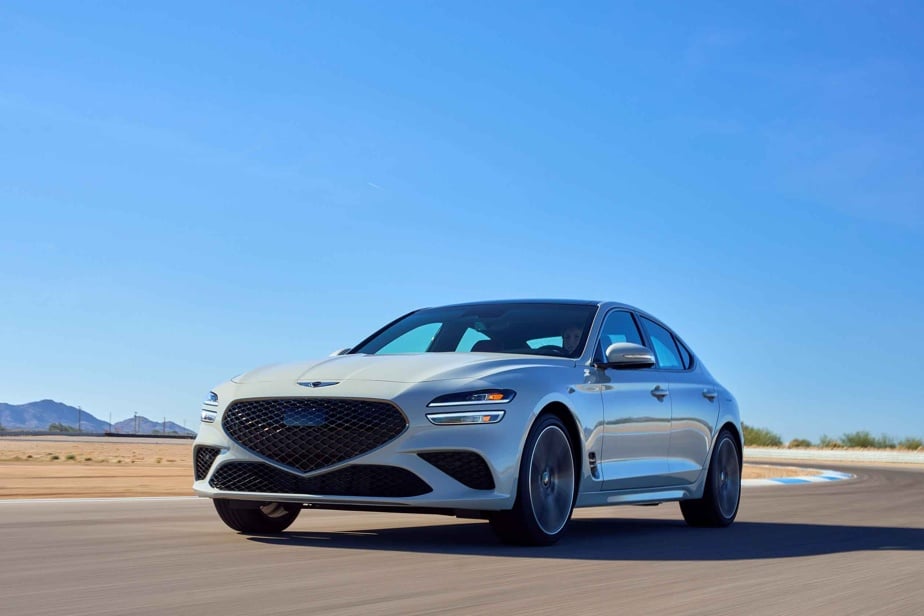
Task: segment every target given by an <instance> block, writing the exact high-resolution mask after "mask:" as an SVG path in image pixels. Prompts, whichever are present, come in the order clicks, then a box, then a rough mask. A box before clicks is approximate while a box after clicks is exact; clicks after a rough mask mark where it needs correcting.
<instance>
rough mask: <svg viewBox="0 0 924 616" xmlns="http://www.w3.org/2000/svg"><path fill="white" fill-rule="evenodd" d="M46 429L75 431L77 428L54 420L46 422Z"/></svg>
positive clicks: (50, 430)
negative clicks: (50, 422) (49, 422)
mask: <svg viewBox="0 0 924 616" xmlns="http://www.w3.org/2000/svg"><path fill="white" fill-rule="evenodd" d="M48 431H49V432H77V428H75V427H74V426H69V425H67V424H63V423H59V422H55V423H52V424H48Z"/></svg>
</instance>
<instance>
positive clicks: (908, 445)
mask: <svg viewBox="0 0 924 616" xmlns="http://www.w3.org/2000/svg"><path fill="white" fill-rule="evenodd" d="M898 446H899V447H900V448H902V449H910V450H912V451H915V450H918V449H921V448H924V440H921V439H919V438H915V437H913V436H909V437H908V438H903V439H902V440H900V441H899V442H898Z"/></svg>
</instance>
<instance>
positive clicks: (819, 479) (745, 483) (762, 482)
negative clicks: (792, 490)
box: [741, 471, 855, 487]
mask: <svg viewBox="0 0 924 616" xmlns="http://www.w3.org/2000/svg"><path fill="white" fill-rule="evenodd" d="M854 477H855V475H851V474H850V473H841V472H839V471H821V473H820V474H818V475H805V476H802V477H778V478H775V479H742V480H741V485H742V487H753V486H778V485H793V484H800V483H827V482H829V481H843V480H844V479H853V478H854Z"/></svg>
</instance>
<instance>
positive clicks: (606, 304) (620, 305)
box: [421, 298, 645, 313]
mask: <svg viewBox="0 0 924 616" xmlns="http://www.w3.org/2000/svg"><path fill="white" fill-rule="evenodd" d="M491 304H570V305H576V306H598V307H601V308H617V307H618V308H626V309H628V310H635V311H637V312H642V313H644V312H645V311H644V310H640V309H639V308H636V307H635V306H630V305H629V304H623V303H620V302H612V301H601V300H592V299H552V298H548V299H536V298H530V299H492V300H485V301H480V302H463V303H459V304H447V305H445V306H427V307H426V308H421V310H426V309H429V308H455V307H465V306H483V305H491Z"/></svg>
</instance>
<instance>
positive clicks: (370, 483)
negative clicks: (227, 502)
mask: <svg viewBox="0 0 924 616" xmlns="http://www.w3.org/2000/svg"><path fill="white" fill-rule="evenodd" d="M209 485H210V486H212V487H213V488H215V489H216V490H226V491H228V492H276V493H279V494H320V495H331V496H386V497H405V496H420V495H421V494H426V493H427V492H431V491H432V488H431V487H430V486H429V485H427V484H426V482H425V481H424V480H423V479H421V478H420V477H418V476H417V475H415V474H414V473H412V472H410V471H407V470H405V469H403V468H398V467H397V466H380V465H373V464H356V465H353V466H347V467H346V468H341V469H339V470H336V471H331V472H330V473H324V474H323V475H316V476H314V477H300V476H299V475H293V474H292V473H287V472H285V471H283V470H280V469H278V468H275V467H273V466H270V465H269V464H263V463H262V462H229V463H227V464H223V465H221V466H220V467H218V470H217V471H215V474H214V475H212V478H211V479H210V480H209Z"/></svg>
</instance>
